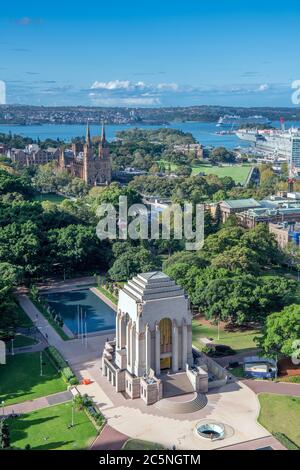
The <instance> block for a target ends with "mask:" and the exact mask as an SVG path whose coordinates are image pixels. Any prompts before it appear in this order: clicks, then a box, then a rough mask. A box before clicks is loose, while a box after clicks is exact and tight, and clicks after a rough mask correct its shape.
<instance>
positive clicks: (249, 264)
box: [211, 246, 259, 273]
mask: <svg viewBox="0 0 300 470" xmlns="http://www.w3.org/2000/svg"><path fill="white" fill-rule="evenodd" d="M211 264H212V266H214V267H216V268H225V269H228V270H229V271H240V272H244V273H245V272H247V273H257V272H258V271H259V258H258V255H257V253H256V252H255V251H253V250H250V249H249V248H246V247H240V246H234V247H232V248H230V249H229V250H226V251H224V252H223V253H220V254H219V255H217V256H216V257H215V258H214V259H213V260H212V263H211Z"/></svg>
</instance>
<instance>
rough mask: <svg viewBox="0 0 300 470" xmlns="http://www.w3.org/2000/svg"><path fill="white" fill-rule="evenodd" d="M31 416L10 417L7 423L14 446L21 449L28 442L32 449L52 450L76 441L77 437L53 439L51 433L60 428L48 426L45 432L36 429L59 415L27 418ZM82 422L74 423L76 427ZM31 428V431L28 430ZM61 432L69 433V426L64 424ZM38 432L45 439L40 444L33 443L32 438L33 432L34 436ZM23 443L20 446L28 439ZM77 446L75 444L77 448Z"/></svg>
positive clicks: (41, 438)
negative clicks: (61, 439)
mask: <svg viewBox="0 0 300 470" xmlns="http://www.w3.org/2000/svg"><path fill="white" fill-rule="evenodd" d="M28 417H30V414H24V415H23V416H20V417H18V418H8V419H7V423H8V425H9V428H10V433H11V441H12V447H13V448H15V449H21V448H25V446H26V444H30V448H31V449H32V450H51V449H58V448H59V447H62V446H66V445H68V444H72V443H75V442H76V439H73V440H72V439H71V440H70V439H69V440H65V441H53V440H52V441H51V440H50V439H51V434H52V433H56V432H57V431H58V430H57V428H56V429H51V427H50V428H48V427H46V429H45V431H47V432H44V431H43V430H42V429H38V430H37V431H35V430H34V427H35V426H39V425H43V424H44V423H47V422H48V423H49V422H50V421H53V420H55V419H58V418H59V415H54V416H48V417H45V418H38V419H26V418H28ZM80 424H81V423H79V424H78V425H76V424H75V425H74V427H73V428H70V429H74V428H75V427H76V426H80ZM28 430H30V432H28ZM59 430H60V432H61V433H62V434H63V433H67V432H68V427H67V426H66V427H65V428H64V427H63V426H62V427H60V429H59ZM36 432H39V438H40V440H43V443H42V444H39V445H34V444H32V438H31V433H32V435H33V436H34V435H35V433H36ZM27 439H28V442H24V444H22V447H19V446H18V442H19V441H27ZM75 447H76V446H74V448H75Z"/></svg>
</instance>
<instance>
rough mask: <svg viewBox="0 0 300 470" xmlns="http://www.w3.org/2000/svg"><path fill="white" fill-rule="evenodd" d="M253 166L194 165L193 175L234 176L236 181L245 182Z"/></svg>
mask: <svg viewBox="0 0 300 470" xmlns="http://www.w3.org/2000/svg"><path fill="white" fill-rule="evenodd" d="M252 166H253V165H233V166H214V165H199V166H194V167H193V171H192V175H198V173H205V174H206V175H216V176H219V177H220V178H223V177H224V176H231V178H233V179H234V181H235V182H236V183H244V182H245V180H246V178H247V176H248V173H249V171H250V169H251V167H252Z"/></svg>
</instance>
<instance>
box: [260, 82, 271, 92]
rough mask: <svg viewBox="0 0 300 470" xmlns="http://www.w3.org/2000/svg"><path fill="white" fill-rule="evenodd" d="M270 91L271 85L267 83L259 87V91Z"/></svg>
mask: <svg viewBox="0 0 300 470" xmlns="http://www.w3.org/2000/svg"><path fill="white" fill-rule="evenodd" d="M268 89H269V85H268V84H267V83H263V84H262V85H260V86H259V87H258V91H266V90H268Z"/></svg>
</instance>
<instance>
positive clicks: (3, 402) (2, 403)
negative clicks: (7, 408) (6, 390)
mask: <svg viewBox="0 0 300 470" xmlns="http://www.w3.org/2000/svg"><path fill="white" fill-rule="evenodd" d="M4 404H5V401H4V400H2V402H1V405H2V418H3V419H4V414H5V413H4Z"/></svg>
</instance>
